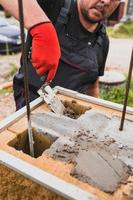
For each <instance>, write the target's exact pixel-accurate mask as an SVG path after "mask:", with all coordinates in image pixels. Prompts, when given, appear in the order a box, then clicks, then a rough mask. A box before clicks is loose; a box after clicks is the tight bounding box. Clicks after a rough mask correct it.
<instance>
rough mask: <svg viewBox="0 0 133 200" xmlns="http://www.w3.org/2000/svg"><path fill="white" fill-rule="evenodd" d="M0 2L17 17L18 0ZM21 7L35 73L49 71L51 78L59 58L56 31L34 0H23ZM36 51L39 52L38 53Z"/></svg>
mask: <svg viewBox="0 0 133 200" xmlns="http://www.w3.org/2000/svg"><path fill="white" fill-rule="evenodd" d="M0 4H1V5H2V6H3V7H4V8H5V9H6V10H7V11H9V12H10V13H11V14H12V15H13V16H14V17H15V18H17V19H19V13H18V0H0ZM23 7H24V25H25V28H27V29H28V30H29V33H30V34H31V37H32V64H33V66H35V68H36V72H37V74H41V73H45V71H49V74H48V80H52V79H53V78H54V76H55V73H56V70H57V66H58V62H59V58H60V47H59V42H58V38H57V35H56V31H55V29H54V27H53V25H52V23H51V22H50V20H49V18H48V17H47V16H46V15H45V13H44V12H43V10H42V9H41V8H40V6H39V5H38V3H37V2H36V0H23ZM48 32H49V33H48ZM43 35H45V40H44V38H42V36H43ZM47 35H48V36H47ZM38 38H39V40H38ZM47 44H48V45H47ZM45 46H47V51H45V49H44V47H45ZM37 51H39V52H41V53H40V54H38V52H37ZM49 52H50V53H49ZM51 52H53V54H51Z"/></svg>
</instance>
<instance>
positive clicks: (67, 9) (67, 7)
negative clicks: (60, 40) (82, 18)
mask: <svg viewBox="0 0 133 200" xmlns="http://www.w3.org/2000/svg"><path fill="white" fill-rule="evenodd" d="M74 2H75V0H65V3H64V7H62V8H61V10H60V13H59V16H58V18H57V20H56V23H55V27H56V31H57V34H58V35H59V33H60V32H61V30H62V28H63V26H64V25H66V24H67V23H68V20H69V16H70V14H71V11H72V7H73V5H74Z"/></svg>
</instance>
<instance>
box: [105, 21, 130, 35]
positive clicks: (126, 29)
mask: <svg viewBox="0 0 133 200" xmlns="http://www.w3.org/2000/svg"><path fill="white" fill-rule="evenodd" d="M107 33H108V35H109V36H110V37H114V38H133V23H131V22H125V23H123V24H121V25H120V26H119V27H117V28H116V29H115V28H113V27H107Z"/></svg>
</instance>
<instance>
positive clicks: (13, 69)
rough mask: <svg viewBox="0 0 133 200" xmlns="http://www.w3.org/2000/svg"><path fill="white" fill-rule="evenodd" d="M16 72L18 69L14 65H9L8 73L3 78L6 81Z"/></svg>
mask: <svg viewBox="0 0 133 200" xmlns="http://www.w3.org/2000/svg"><path fill="white" fill-rule="evenodd" d="M17 70H18V67H17V65H16V64H15V63H10V71H9V73H8V74H7V75H6V76H5V78H6V79H9V78H10V77H12V76H14V74H16V72H17Z"/></svg>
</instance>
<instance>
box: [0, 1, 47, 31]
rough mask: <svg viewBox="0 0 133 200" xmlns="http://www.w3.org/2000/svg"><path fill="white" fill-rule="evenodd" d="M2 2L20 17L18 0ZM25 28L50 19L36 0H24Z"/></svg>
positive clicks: (16, 16)
mask: <svg viewBox="0 0 133 200" xmlns="http://www.w3.org/2000/svg"><path fill="white" fill-rule="evenodd" d="M0 4H1V5H2V6H3V7H4V8H5V9H6V10H8V11H9V12H10V13H11V14H12V15H13V16H14V17H15V18H16V19H19V14H18V0H0ZM23 7H24V23H25V28H27V29H30V28H31V27H33V26H34V25H35V24H38V23H40V22H45V21H46V22H47V21H50V20H49V18H48V17H47V16H46V15H45V13H44V12H43V10H42V9H41V8H40V6H39V5H38V3H37V1H36V0H23Z"/></svg>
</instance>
